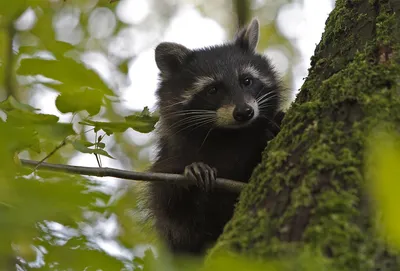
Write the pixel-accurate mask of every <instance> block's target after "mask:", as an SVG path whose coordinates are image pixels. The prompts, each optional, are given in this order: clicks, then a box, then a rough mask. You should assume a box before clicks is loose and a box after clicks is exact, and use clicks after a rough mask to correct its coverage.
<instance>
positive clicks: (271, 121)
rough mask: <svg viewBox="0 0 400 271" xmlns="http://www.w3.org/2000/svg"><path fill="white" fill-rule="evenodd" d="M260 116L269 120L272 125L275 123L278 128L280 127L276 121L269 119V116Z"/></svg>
mask: <svg viewBox="0 0 400 271" xmlns="http://www.w3.org/2000/svg"><path fill="white" fill-rule="evenodd" d="M261 117H262V118H264V119H266V120H267V121H269V122H270V123H272V124H273V125H275V126H276V127H277V128H278V129H280V128H281V127H280V126H279V125H278V124H276V122H275V121H273V120H272V119H270V118H268V117H266V116H261Z"/></svg>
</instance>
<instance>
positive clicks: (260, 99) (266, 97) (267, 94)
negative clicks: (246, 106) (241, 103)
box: [256, 91, 277, 103]
mask: <svg viewBox="0 0 400 271" xmlns="http://www.w3.org/2000/svg"><path fill="white" fill-rule="evenodd" d="M269 95H272V96H270V97H268V96H269ZM276 95H277V93H276V92H273V91H271V92H268V93H266V94H264V95H262V96H261V97H259V98H257V99H256V101H257V103H260V102H261V101H262V100H264V99H270V98H271V97H275V96H276Z"/></svg>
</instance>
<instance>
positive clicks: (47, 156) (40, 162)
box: [34, 138, 67, 170]
mask: <svg viewBox="0 0 400 271" xmlns="http://www.w3.org/2000/svg"><path fill="white" fill-rule="evenodd" d="M65 144H67V139H66V138H65V139H64V140H63V141H62V142H61V143H60V144H59V145H58V146H56V147H55V148H54V150H52V151H51V152H50V153H49V154H48V155H46V156H45V157H44V158H43V159H42V160H40V161H39V162H37V165H36V167H35V168H34V170H36V169H37V168H38V167H39V166H40V165H41V164H43V162H44V161H46V159H48V158H49V157H50V156H52V155H53V154H55V153H56V151H58V150H59V149H61V148H62V147H63V146H65Z"/></svg>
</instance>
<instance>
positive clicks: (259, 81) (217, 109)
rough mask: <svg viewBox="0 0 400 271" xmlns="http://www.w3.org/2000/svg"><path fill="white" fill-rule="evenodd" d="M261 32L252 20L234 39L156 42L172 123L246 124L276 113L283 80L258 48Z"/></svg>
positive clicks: (164, 111)
mask: <svg viewBox="0 0 400 271" xmlns="http://www.w3.org/2000/svg"><path fill="white" fill-rule="evenodd" d="M258 33H259V24H258V21H257V20H253V21H252V22H251V23H250V25H249V26H248V27H247V28H245V29H243V30H241V31H240V32H239V33H238V34H237V36H236V38H235V40H234V42H232V43H230V44H225V45H221V46H215V47H210V48H204V49H198V50H189V49H187V48H186V47H184V46H182V45H179V44H176V43H167V42H164V43H161V44H160V45H158V46H157V48H156V63H157V65H158V67H159V69H160V71H161V78H162V81H161V85H160V88H159V89H158V92H157V95H158V97H159V106H160V111H161V118H163V119H164V121H165V122H167V123H168V126H170V127H171V128H176V129H178V130H185V129H189V130H194V129H210V128H242V127H247V126H250V125H252V124H254V123H256V122H257V121H258V120H262V119H263V120H271V119H272V118H273V115H274V114H275V112H276V111H277V109H278V104H279V98H280V97H279V85H278V84H279V82H278V80H277V78H276V74H275V72H274V71H273V68H272V67H271V65H270V63H269V61H268V60H267V59H266V58H265V57H263V56H261V55H259V54H257V53H256V52H255V48H256V46H257V43H258Z"/></svg>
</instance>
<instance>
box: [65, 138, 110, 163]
mask: <svg viewBox="0 0 400 271" xmlns="http://www.w3.org/2000/svg"><path fill="white" fill-rule="evenodd" d="M88 143H90V142H87V141H82V140H75V141H71V144H72V146H74V148H75V149H76V150H77V151H80V152H82V153H91V154H98V155H103V156H107V157H109V158H111V159H114V157H112V156H111V155H110V154H108V153H107V152H106V151H105V150H102V149H90V148H88V147H87V145H88ZM90 144H92V143H90Z"/></svg>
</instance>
